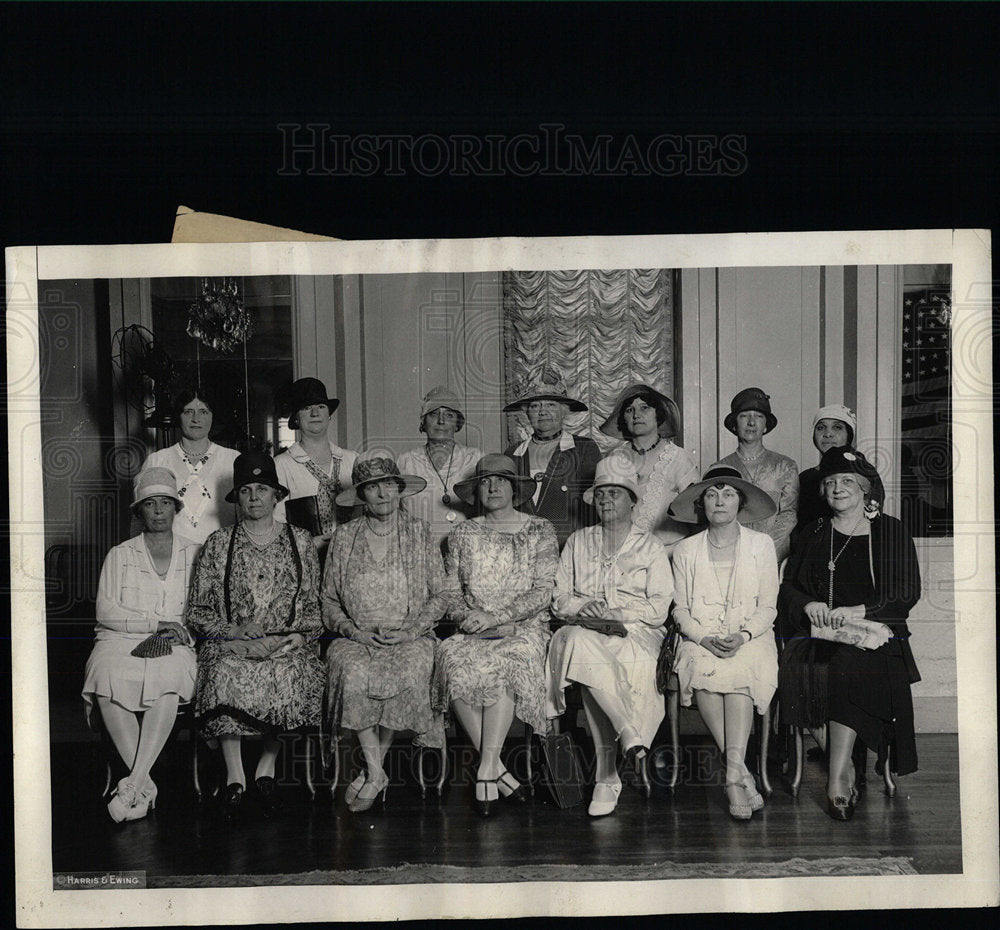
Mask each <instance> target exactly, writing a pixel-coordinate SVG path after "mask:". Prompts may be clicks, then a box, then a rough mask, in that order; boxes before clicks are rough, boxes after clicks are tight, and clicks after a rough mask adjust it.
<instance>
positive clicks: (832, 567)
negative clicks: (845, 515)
mask: <svg viewBox="0 0 1000 930" xmlns="http://www.w3.org/2000/svg"><path fill="white" fill-rule="evenodd" d="M864 515H865V512H864V511H863V510H862V511H861V513H859V514H858V519H857V520H855V521H854V526H852V527H851V532H850V533H848V534H847V539H845V540H844V545H842V546H841V547H840V551H839V552H838V553H837V554H836V555H834V554H833V524H832V523H831V524H830V561H829V562H827V563H826V570H827V571H828V572H829V573H830V584H829V587H828V588H827V594H826V606H827V607H829V608H830V609H831V610H832V609H833V573H834V572H835V571H836V570H837V559H839V558H840V557H841V556H842V555H843V554H844V550H845V549H846V548H847V546H848V543H850V541H851V540H852V539H853V538H854V531H855V530H856V529H857V528H858V527H859V526H860V525H861V520H862V518H863V517H864Z"/></svg>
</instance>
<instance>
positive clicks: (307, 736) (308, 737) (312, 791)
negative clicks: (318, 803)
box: [302, 733, 316, 801]
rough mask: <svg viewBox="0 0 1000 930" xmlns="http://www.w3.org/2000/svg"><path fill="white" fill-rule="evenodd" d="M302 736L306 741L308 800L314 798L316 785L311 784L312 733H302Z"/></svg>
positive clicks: (313, 755)
mask: <svg viewBox="0 0 1000 930" xmlns="http://www.w3.org/2000/svg"><path fill="white" fill-rule="evenodd" d="M302 738H303V739H304V740H305V741H306V758H305V763H306V789H307V790H308V791H309V800H310V801H315V800H316V785H315V784H313V760H314V759H315V753H314V752H313V734H312V733H304V734H303V736H302Z"/></svg>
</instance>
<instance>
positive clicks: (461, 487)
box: [454, 453, 536, 507]
mask: <svg viewBox="0 0 1000 930" xmlns="http://www.w3.org/2000/svg"><path fill="white" fill-rule="evenodd" d="M491 475H495V476H496V477H498V478H506V479H507V480H508V481H509V482H510V483H511V485H512V486H513V488H514V500H513V503H514V506H515V507H517V506H518V504H521V503H523V502H524V501H526V500H527V499H528V498H529V497H531V495H532V494H534V493H535V487H536V484H535V479H534V478H529V477H528V476H527V475H519V474H518V473H517V466H516V465H515V464H514V460H513V459H512V458H511V457H510V456H509V455H498V454H497V453H490V454H489V455H484V456H483V457H482V458H481V459H480V460H479V461H478V462H476V471H475V474H473V475H472V477H471V478H466V479H465V480H464V481H459V482H458V483H457V484H456V485H455V489H454V490H455V493H456V494H457V495H458V496H459V497H460V498H462V500H463V501H465V503H467V504H475V503H476V487H477V486H478V485H479V482H480V481H482V480H483V478H488V477H490V476H491Z"/></svg>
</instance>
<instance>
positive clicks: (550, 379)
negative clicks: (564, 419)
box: [503, 368, 587, 413]
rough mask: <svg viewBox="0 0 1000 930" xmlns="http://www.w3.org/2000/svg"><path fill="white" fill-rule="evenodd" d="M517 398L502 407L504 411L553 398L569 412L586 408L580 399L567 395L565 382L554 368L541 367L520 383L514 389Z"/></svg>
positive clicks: (579, 411)
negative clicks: (536, 372) (539, 370)
mask: <svg viewBox="0 0 1000 930" xmlns="http://www.w3.org/2000/svg"><path fill="white" fill-rule="evenodd" d="M515 394H516V396H517V400H515V401H513V402H512V403H509V404H507V406H506V407H504V408H503V412H504V413H517V411H519V410H521V408H523V407H524V405H525V404H530V403H531V402H532V401H533V400H555V401H558V402H559V403H561V404H565V405H566V406H567V407H569V409H570V412H571V413H581V412H582V411H584V410H586V409H587V405H586V404H585V403H584V402H583V401H582V400H575V399H574V398H572V397H570V396H568V394H567V391H566V382H565V381H563V379H562V377H561V376H560V374H559V372H557V371H556V370H555V369H554V368H543V369H542V371H541V372H540V373H539V374H538V375H537V376H536V377H532V378H531V379H530V380H528V381H526V382H524V383H523V384H521V385H520V386H519V387H518V389H517V390H516V391H515Z"/></svg>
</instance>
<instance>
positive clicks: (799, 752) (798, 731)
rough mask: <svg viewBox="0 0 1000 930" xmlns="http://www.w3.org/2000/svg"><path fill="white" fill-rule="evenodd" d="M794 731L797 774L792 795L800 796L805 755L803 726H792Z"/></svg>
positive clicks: (794, 796)
mask: <svg viewBox="0 0 1000 930" xmlns="http://www.w3.org/2000/svg"><path fill="white" fill-rule="evenodd" d="M792 733H793V734H794V737H795V775H794V776H793V777H792V786H791V787H792V797H793V798H797V797H798V796H799V785H801V784H802V756H803V755H804V751H803V747H802V727H792Z"/></svg>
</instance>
